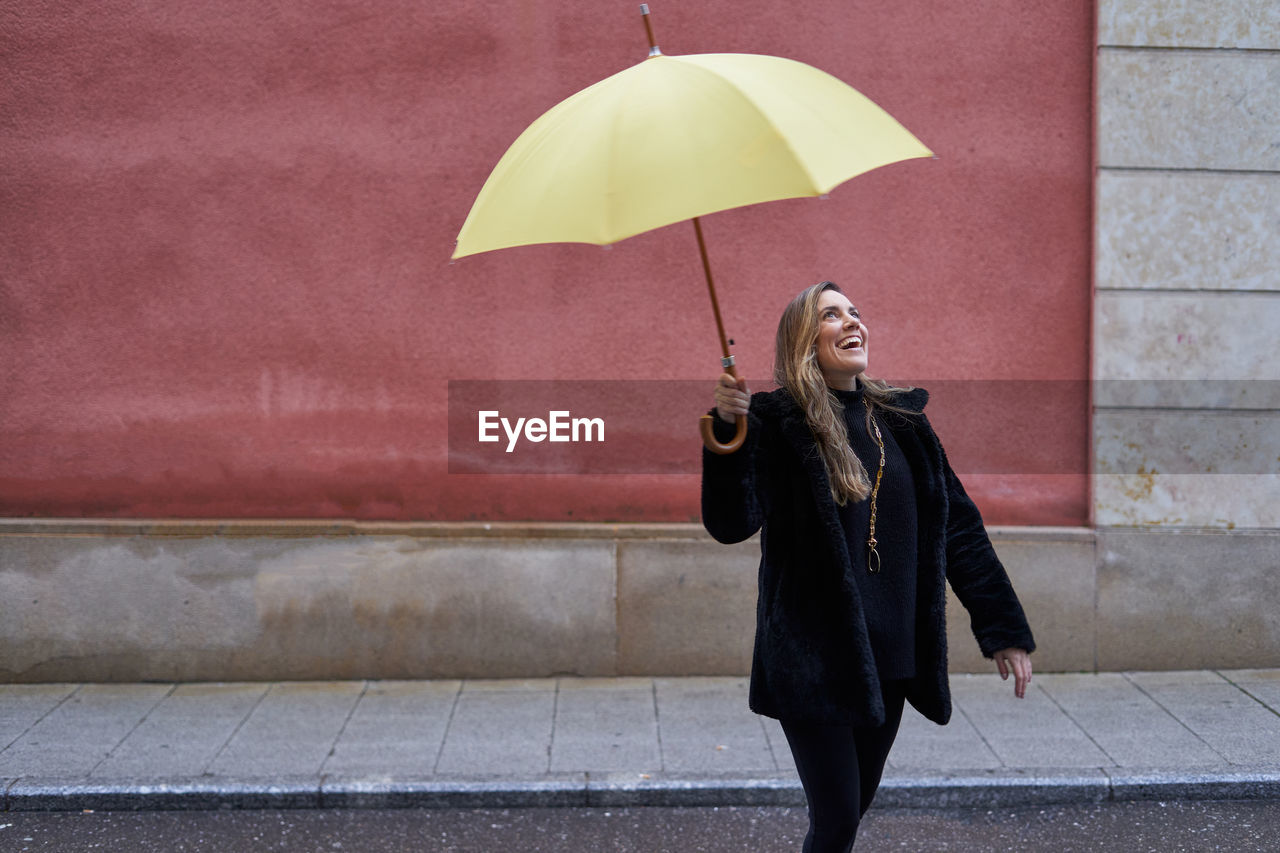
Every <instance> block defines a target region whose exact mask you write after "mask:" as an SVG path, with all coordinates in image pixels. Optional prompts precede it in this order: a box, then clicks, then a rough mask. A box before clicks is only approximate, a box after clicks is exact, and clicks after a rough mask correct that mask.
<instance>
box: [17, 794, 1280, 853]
mask: <svg viewBox="0 0 1280 853" xmlns="http://www.w3.org/2000/svg"><path fill="white" fill-rule="evenodd" d="M805 828H806V818H805V814H804V810H803V809H796V808H718V809H712V808H704V809H692V808H690V809H665V808H624V809H502V810H498V809H493V810H486V809H476V810H464V809H438V810H437V809H399V810H388V811H376V810H316V811H311V810H296V811H205V812H194V811H193V812H111V813H109V812H96V813H93V812H91V813H30V812H25V813H24V812H7V813H0V851H3V853H10V851H12V852H13V853H18V851H22V853H26V851H33V853H34V851H59V853H68V852H69V851H71V852H74V851H130V853H185V851H218V853H242V851H243V852H244V853H248V851H254V852H255V853H256V851H287V852H288V853H304V851H305V853H313V852H314V853H333V851H344V853H353V852H354V851H359V853H363V851H378V853H383V852H384V851H385V852H386V853H399V851H404V852H405V853H408V851H412V853H423V851H431V853H435V852H436V851H438V853H492V852H493V851H508V850H510V851H522V853H552V851H555V853H563V851H592V853H594V851H634V853H691V851H698V853H731V851H732V853H768V851H795V850H799V849H800V842H801V840H802V839H803V837H804V832H805ZM1277 839H1280V802H1272V801H1237V802H1192V803H1187V802H1167V803H1159V802H1150V803H1109V804H1103V805H1090V806H1044V807H1037V808H1019V809H950V810H923V809H910V810H889V809H884V810H875V809H873V810H872V812H871V813H870V814H869V815H868V817H867V820H866V822H865V823H864V824H863V830H862V832H861V833H860V835H859V839H858V844H857V846H856V850H857V851H858V853H870V851H888V850H893V851H898V853H900V851H1006V850H1008V851H1015V850H1016V851H1019V853H1026V851H1040V850H1043V851H1055V853H1072V851H1079V853H1098V851H1124V853H1141V852H1142V851H1152V853H1178V852H1179V851H1196V853H1200V851H1210V850H1223V851H1263V850H1267V851H1274V850H1276V849H1280V848H1278V846H1277V845H1278V842H1277Z"/></svg>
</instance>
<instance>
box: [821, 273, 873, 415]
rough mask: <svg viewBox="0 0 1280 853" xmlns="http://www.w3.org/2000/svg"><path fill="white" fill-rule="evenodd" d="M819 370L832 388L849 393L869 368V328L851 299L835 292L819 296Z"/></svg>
mask: <svg viewBox="0 0 1280 853" xmlns="http://www.w3.org/2000/svg"><path fill="white" fill-rule="evenodd" d="M818 367H819V368H821V369H822V378H823V379H825V380H826V381H827V384H828V385H830V386H831V387H832V388H840V389H843V390H846V391H852V390H853V389H854V388H855V387H856V382H855V380H856V377H857V376H858V374H859V373H862V372H863V371H864V370H866V369H867V327H866V325H865V324H863V322H862V318H861V317H859V316H858V309H857V308H854V307H853V303H852V302H850V301H849V299H848V297H846V296H845V295H844V294H843V293H839V292H838V291H835V290H824V291H823V292H822V295H821V296H819V297H818Z"/></svg>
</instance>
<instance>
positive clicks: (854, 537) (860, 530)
mask: <svg viewBox="0 0 1280 853" xmlns="http://www.w3.org/2000/svg"><path fill="white" fill-rule="evenodd" d="M832 393H834V394H835V396H836V398H837V399H838V400H839V401H840V402H841V403H842V404H843V405H844V422H845V426H846V427H848V430H849V443H850V445H852V447H853V452H854V453H855V454H856V455H857V457H858V459H859V460H861V462H862V465H863V467H865V468H866V469H867V475H868V476H869V477H870V479H871V484H872V485H873V486H874V485H875V482H876V470H877V469H878V468H879V467H880V447H879V445H877V444H876V439H875V433H874V431H873V432H871V433H868V432H867V410H866V406H865V405H864V404H863V397H862V395H863V392H862V383H861V380H859V382H858V387H857V390H855V391H840V390H835V389H832ZM876 418H877V420H878V422H879V424H880V435H881V437H882V438H883V440H884V453H885V463H884V475H883V476H882V477H881V479H880V491H879V494H878V496H877V497H876V541H877V543H878V544H877V546H876V552H877V553H879V555H880V571H879V572H878V573H876V574H871V573H870V572H868V571H867V534H868V533H869V532H870V526H871V498H870V496H868V497H867V499H866V500H862V501H858V502H857V503H854V502H852V501H849V502H847V503H845V505H844V506H842V507H839V510H840V522H841V523H842V524H843V525H844V535H845V541H846V542H847V544H848V546H849V558H850V560H851V561H852V563H853V574H854V577H855V579H856V580H857V583H858V592H859V593H860V594H861V597H862V610H863V613H864V614H865V615H866V620H867V633H868V634H869V635H870V637H871V650H872V652H873V653H874V655H875V661H876V670H877V672H878V673H879V675H880V680H881V681H889V680H892V679H898V678H911V677H913V676H914V675H915V671H916V655H915V651H916V650H915V616H916V607H915V605H916V541H917V540H916V491H915V482H914V480H913V478H912V476H911V468H910V466H909V465H908V464H907V460H906V457H905V456H903V455H902V450H901V449H899V447H898V445H897V442H895V441H894V440H893V434H892V432H890V430H889V429H888V428H887V427H886V426H885V423H884V415H883V413H878V414H877V415H876Z"/></svg>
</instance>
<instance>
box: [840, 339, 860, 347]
mask: <svg viewBox="0 0 1280 853" xmlns="http://www.w3.org/2000/svg"><path fill="white" fill-rule="evenodd" d="M860 346H862V338H850V339H849V340H847V341H844V342H843V343H841V344H840V349H853V348H854V347H860Z"/></svg>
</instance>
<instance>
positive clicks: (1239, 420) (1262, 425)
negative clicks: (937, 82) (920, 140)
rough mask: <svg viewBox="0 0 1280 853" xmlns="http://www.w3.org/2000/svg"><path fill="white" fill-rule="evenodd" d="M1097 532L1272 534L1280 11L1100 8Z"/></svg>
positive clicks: (1277, 458)
mask: <svg viewBox="0 0 1280 853" xmlns="http://www.w3.org/2000/svg"><path fill="white" fill-rule="evenodd" d="M1098 40H1099V53H1098V83H1097V90H1098V94H1097V101H1098V102H1097V109H1098V141H1097V152H1098V155H1097V157H1098V177H1097V188H1096V190H1097V191H1096V204H1097V244H1096V253H1097V257H1096V276H1095V278H1096V287H1097V293H1096V299H1095V329H1094V353H1095V361H1094V378H1095V380H1097V383H1096V387H1095V405H1096V406H1097V409H1096V414H1095V419H1094V440H1095V457H1096V468H1095V470H1096V473H1097V474H1098V477H1097V479H1096V482H1095V484H1094V486H1095V490H1094V511H1095V521H1096V523H1097V524H1098V525H1099V526H1100V527H1103V528H1105V527H1109V526H1139V527H1159V528H1214V529H1240V528H1264V529H1274V528H1278V527H1280V477H1278V476H1277V474H1278V473H1280V453H1278V452H1277V442H1278V439H1277V436H1278V435H1280V348H1277V346H1276V340H1277V338H1278V337H1280V7H1277V6H1276V5H1275V4H1274V3H1272V2H1266V0H1236V1H1235V2H1191V0H1181V1H1180V2H1173V0H1162V2H1157V3H1149V2H1142V0H1104V2H1102V3H1101V4H1100V6H1099V26H1098Z"/></svg>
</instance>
